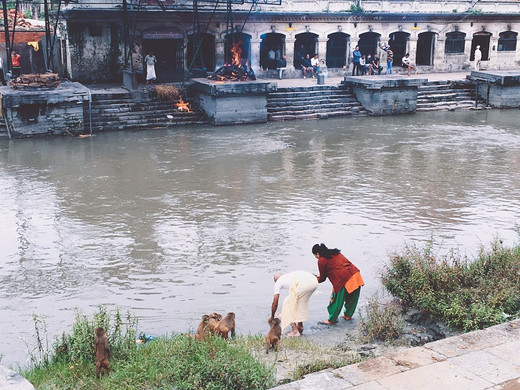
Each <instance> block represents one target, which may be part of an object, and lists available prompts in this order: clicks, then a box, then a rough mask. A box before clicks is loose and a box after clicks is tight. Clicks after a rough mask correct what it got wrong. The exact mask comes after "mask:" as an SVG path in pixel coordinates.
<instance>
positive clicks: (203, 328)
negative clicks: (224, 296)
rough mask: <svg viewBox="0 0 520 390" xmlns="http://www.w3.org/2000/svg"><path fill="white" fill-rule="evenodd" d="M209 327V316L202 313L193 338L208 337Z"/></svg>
mask: <svg viewBox="0 0 520 390" xmlns="http://www.w3.org/2000/svg"><path fill="white" fill-rule="evenodd" d="M210 331H211V328H210V326H209V316H208V315H207V314H204V315H203V316H202V320H201V321H200V324H199V327H198V328H197V333H195V338H196V339H197V340H205V339H206V337H208V335H209V332H210Z"/></svg>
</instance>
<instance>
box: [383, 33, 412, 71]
mask: <svg viewBox="0 0 520 390" xmlns="http://www.w3.org/2000/svg"><path fill="white" fill-rule="evenodd" d="M409 39H410V34H408V33H406V32H402V31H398V32H394V33H392V34H390V40H389V41H388V44H389V45H390V49H391V50H392V52H393V53H394V64H393V65H394V66H401V62H402V59H403V57H404V56H405V54H406V53H407V48H408V40H409Z"/></svg>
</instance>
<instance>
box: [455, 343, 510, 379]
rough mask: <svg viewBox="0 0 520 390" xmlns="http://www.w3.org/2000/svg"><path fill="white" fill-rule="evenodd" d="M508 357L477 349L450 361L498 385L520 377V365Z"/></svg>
mask: <svg viewBox="0 0 520 390" xmlns="http://www.w3.org/2000/svg"><path fill="white" fill-rule="evenodd" d="M506 359H507V357H506V356H504V359H502V358H500V357H498V356H496V355H494V354H491V353H489V352H487V351H476V352H472V353H469V354H467V355H464V356H459V357H456V358H454V359H451V361H450V363H453V364H455V365H456V366H458V367H462V368H464V369H465V370H467V371H469V372H472V373H473V374H475V375H477V376H479V377H481V378H485V379H486V380H488V381H490V382H492V383H493V384H496V385H498V384H500V383H503V382H505V381H509V380H511V379H514V378H518V377H520V366H519V365H516V364H513V363H511V362H509V361H507V360H506Z"/></svg>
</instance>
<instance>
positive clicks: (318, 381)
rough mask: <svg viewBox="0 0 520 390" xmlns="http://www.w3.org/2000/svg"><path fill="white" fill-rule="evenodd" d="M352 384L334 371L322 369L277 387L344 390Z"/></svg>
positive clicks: (286, 388)
mask: <svg viewBox="0 0 520 390" xmlns="http://www.w3.org/2000/svg"><path fill="white" fill-rule="evenodd" d="M351 386H352V385H351V384H350V383H349V382H347V381H345V380H344V379H342V378H341V377H338V376H337V375H336V374H334V372H333V371H322V372H320V373H318V374H312V375H310V376H308V377H306V378H304V379H302V380H299V381H296V382H291V383H288V384H286V385H283V386H279V387H276V389H277V390H343V389H347V388H350V387H351Z"/></svg>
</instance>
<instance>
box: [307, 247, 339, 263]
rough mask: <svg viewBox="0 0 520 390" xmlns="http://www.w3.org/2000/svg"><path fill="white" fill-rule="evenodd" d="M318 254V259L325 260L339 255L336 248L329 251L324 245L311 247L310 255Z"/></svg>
mask: <svg viewBox="0 0 520 390" xmlns="http://www.w3.org/2000/svg"><path fill="white" fill-rule="evenodd" d="M316 253H317V254H319V255H320V257H325V258H326V259H330V258H331V257H332V256H335V255H337V254H338V253H340V250H339V249H338V248H334V249H329V248H327V247H326V246H325V244H315V245H314V246H313V247H312V254H313V255H315V254H316Z"/></svg>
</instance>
